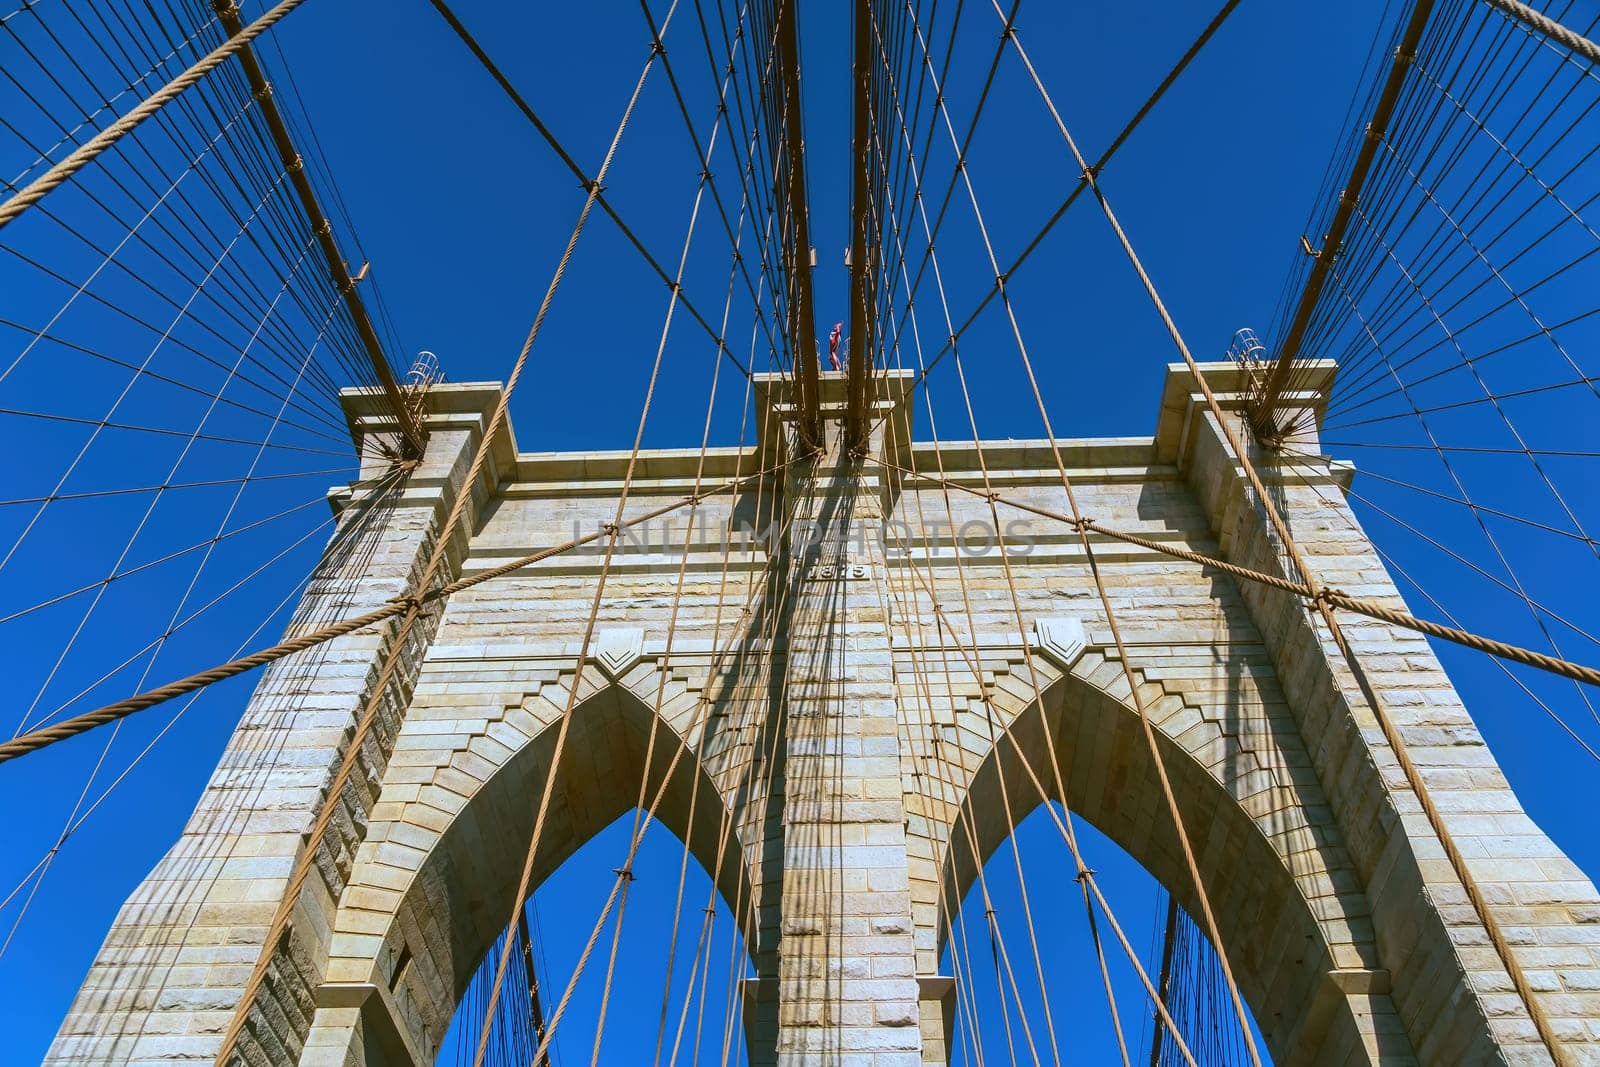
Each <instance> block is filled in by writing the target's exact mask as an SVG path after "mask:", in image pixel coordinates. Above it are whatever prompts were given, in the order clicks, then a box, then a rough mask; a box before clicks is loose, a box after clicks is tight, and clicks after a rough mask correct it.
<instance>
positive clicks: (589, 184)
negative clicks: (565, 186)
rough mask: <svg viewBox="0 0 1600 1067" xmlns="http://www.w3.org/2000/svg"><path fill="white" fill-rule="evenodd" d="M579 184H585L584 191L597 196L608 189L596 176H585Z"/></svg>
mask: <svg viewBox="0 0 1600 1067" xmlns="http://www.w3.org/2000/svg"><path fill="white" fill-rule="evenodd" d="M578 184H579V185H581V186H583V191H584V192H586V193H588V194H589V195H590V196H596V197H597V196H599V195H600V194H601V193H603V192H605V189H606V187H605V186H603V185H601V184H600V182H599V181H598V180H597V179H594V178H585V179H583V181H581V182H579V183H578Z"/></svg>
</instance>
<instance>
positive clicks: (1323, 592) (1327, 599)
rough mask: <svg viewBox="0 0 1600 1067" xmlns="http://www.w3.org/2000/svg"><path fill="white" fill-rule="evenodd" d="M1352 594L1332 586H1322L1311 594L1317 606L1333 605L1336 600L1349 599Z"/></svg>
mask: <svg viewBox="0 0 1600 1067" xmlns="http://www.w3.org/2000/svg"><path fill="white" fill-rule="evenodd" d="M1349 595H1350V594H1348V593H1346V592H1345V591H1344V590H1343V589H1334V588H1332V587H1331V586H1326V585H1324V586H1321V587H1319V588H1318V589H1317V591H1316V592H1314V593H1312V594H1311V600H1312V602H1313V603H1317V604H1331V603H1332V602H1333V601H1334V599H1335V598H1339V597H1342V598H1348V597H1349Z"/></svg>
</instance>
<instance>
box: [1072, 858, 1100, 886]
mask: <svg viewBox="0 0 1600 1067" xmlns="http://www.w3.org/2000/svg"><path fill="white" fill-rule="evenodd" d="M1094 873H1095V872H1094V868H1093V867H1085V866H1084V865H1083V864H1081V863H1080V864H1078V873H1077V874H1076V875H1074V876H1073V878H1072V880H1073V881H1074V882H1078V883H1080V884H1082V883H1083V882H1087V881H1088V880H1089V879H1091V878H1093V877H1094Z"/></svg>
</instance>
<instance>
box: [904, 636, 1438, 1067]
mask: <svg viewBox="0 0 1600 1067" xmlns="http://www.w3.org/2000/svg"><path fill="white" fill-rule="evenodd" d="M1107 663H1108V661H1107V658H1106V656H1105V654H1104V653H1103V652H1101V651H1097V650H1089V651H1088V652H1086V653H1083V654H1082V655H1081V657H1080V658H1077V659H1076V660H1075V661H1074V662H1073V664H1072V666H1071V667H1070V668H1066V667H1064V666H1063V665H1062V664H1061V663H1060V662H1057V661H1054V660H1051V659H1049V658H1047V657H1043V656H1040V655H1034V656H1032V657H1030V659H1029V661H1028V662H1027V663H1026V664H1023V663H1017V664H1015V665H1013V668H1012V670H1013V672H1014V677H1013V680H1012V682H1011V684H1009V685H1008V686H1006V687H1000V688H998V689H996V690H995V691H994V692H993V694H992V695H991V696H990V698H989V707H990V708H991V709H992V713H993V715H994V716H995V720H996V722H997V726H996V727H994V728H991V727H989V726H988V725H987V722H988V718H989V715H990V714H991V712H990V710H988V709H985V708H984V706H983V704H982V702H981V701H978V700H974V702H973V707H972V708H971V709H970V710H969V711H968V712H967V716H968V721H967V722H966V723H965V725H964V728H962V729H960V730H958V731H957V736H958V737H959V738H960V739H961V741H962V744H963V745H964V746H965V748H966V749H967V751H966V752H965V754H963V755H962V756H960V757H959V758H958V760H957V762H958V763H959V764H960V765H962V766H964V767H967V768H970V774H969V775H968V776H967V777H966V779H965V785H964V787H963V789H962V791H961V801H960V805H959V809H958V813H957V815H956V817H955V818H954V820H953V821H952V823H951V824H950V827H949V829H948V834H949V837H948V838H947V840H948V842H949V845H948V847H947V848H942V849H941V852H940V855H941V856H942V860H941V866H942V870H943V877H944V885H943V889H942V896H941V899H940V900H939V901H938V902H935V904H934V907H933V908H932V909H930V911H929V912H928V913H927V914H930V915H933V914H936V915H937V916H938V918H937V920H936V921H937V931H938V943H939V946H940V952H941V957H946V956H947V955H948V946H947V945H946V938H947V936H948V932H949V930H950V929H951V926H950V921H951V920H950V919H949V918H947V916H946V912H947V911H948V910H949V909H948V904H947V902H949V901H961V902H963V908H964V910H966V911H967V912H968V914H969V917H970V915H971V909H972V908H973V907H974V905H973V903H972V894H973V893H974V892H977V893H979V894H980V900H979V902H978V904H977V905H976V908H977V917H978V918H979V919H982V918H983V917H984V912H985V905H984V903H983V902H982V900H981V891H982V885H981V882H980V878H979V870H980V868H981V869H982V871H983V872H984V876H985V878H987V877H988V872H989V871H990V870H993V869H996V867H997V864H1004V865H1005V866H1007V867H1008V868H1009V869H1011V871H1012V874H1011V877H1012V878H1013V879H1014V878H1015V873H1014V863H1015V858H1014V856H1012V854H1011V853H1009V852H1008V851H1007V849H1009V847H1010V846H1009V843H1008V842H1009V834H1010V830H1011V827H1012V826H1024V825H1030V824H1033V823H1038V822H1039V817H1040V816H1043V817H1044V818H1043V822H1042V823H1040V824H1039V825H1040V826H1041V829H1042V830H1043V831H1044V832H1045V833H1046V834H1047V835H1048V836H1049V837H1050V838H1052V839H1053V841H1051V842H1047V843H1046V844H1047V847H1046V848H1045V849H1043V850H1042V851H1045V852H1049V851H1051V850H1053V853H1054V856H1053V858H1054V860H1055V862H1056V863H1057V864H1060V863H1063V862H1064V863H1065V864H1066V866H1065V867H1064V868H1062V869H1060V870H1059V877H1058V878H1056V879H1055V881H1054V882H1053V883H1052V882H1045V883H1041V881H1040V879H1038V878H1037V877H1036V876H1034V875H1032V874H1029V875H1028V879H1029V882H1030V884H1031V885H1033V886H1038V885H1040V884H1050V885H1054V886H1055V887H1056V889H1057V890H1059V891H1056V890H1052V893H1051V896H1050V902H1051V904H1052V905H1054V904H1056V903H1058V902H1059V899H1060V896H1061V894H1062V893H1065V894H1066V895H1067V896H1069V897H1070V898H1071V904H1070V907H1071V908H1072V910H1073V912H1074V913H1075V914H1076V915H1078V916H1080V917H1081V916H1082V915H1083V902H1082V892H1081V889H1080V888H1079V887H1078V886H1077V885H1076V884H1074V883H1073V876H1074V874H1075V868H1074V867H1073V865H1072V863H1071V860H1070V856H1069V855H1068V850H1067V846H1066V844H1065V842H1064V841H1063V840H1062V839H1061V833H1062V831H1061V830H1060V828H1059V827H1058V825H1057V822H1056V820H1055V819H1053V818H1051V814H1050V812H1048V811H1047V810H1046V809H1045V808H1044V806H1043V802H1044V799H1045V797H1044V796H1043V795H1042V794H1041V791H1043V792H1044V793H1047V794H1048V795H1049V798H1050V800H1051V802H1052V804H1054V805H1056V811H1057V813H1059V812H1060V811H1061V810H1062V809H1063V807H1064V808H1065V809H1070V810H1071V811H1072V812H1073V813H1074V815H1075V825H1085V824H1087V825H1089V826H1092V827H1094V828H1095V831H1096V834H1095V836H1099V837H1103V839H1104V840H1105V841H1106V842H1107V843H1108V844H1109V845H1110V846H1111V847H1112V848H1113V849H1115V850H1117V851H1120V852H1123V853H1126V854H1127V856H1129V857H1131V859H1132V860H1133V861H1134V862H1135V863H1136V864H1137V865H1138V866H1139V867H1140V868H1142V869H1143V870H1144V871H1147V872H1148V875H1149V877H1150V879H1151V880H1153V881H1154V882H1156V883H1159V884H1160V885H1161V886H1164V887H1165V888H1166V889H1167V890H1168V891H1169V892H1171V893H1172V894H1173V895H1174V896H1175V897H1176V898H1177V899H1178V901H1179V903H1180V905H1181V906H1182V908H1183V909H1184V910H1185V911H1186V912H1188V913H1189V914H1190V915H1197V914H1199V911H1198V907H1199V897H1198V894H1197V892H1196V890H1195V888H1194V885H1193V882H1192V880H1191V879H1190V877H1189V875H1188V872H1187V868H1186V866H1185V865H1184V863H1183V860H1182V857H1181V850H1180V848H1179V845H1178V842H1177V836H1176V834H1175V832H1174V830H1173V827H1172V824H1171V821H1170V815H1169V813H1168V810H1167V808H1166V805H1165V801H1164V797H1163V796H1162V793H1161V790H1160V788H1159V784H1158V780H1157V777H1156V774H1155V769H1154V762H1153V760H1152V759H1151V757H1150V753H1149V749H1148V744H1147V742H1146V740H1145V738H1144V736H1143V732H1142V728H1141V726H1140V722H1139V718H1138V715H1137V713H1136V711H1135V709H1134V707H1133V706H1132V702H1131V700H1128V699H1127V698H1126V696H1125V695H1124V694H1125V692H1126V690H1125V687H1124V688H1122V689H1120V690H1119V689H1118V687H1117V685H1116V683H1115V681H1113V680H1112V679H1116V678H1120V668H1116V669H1115V670H1112V669H1108V668H1107ZM1111 666H1112V667H1116V665H1115V664H1112V665H1111ZM1030 672H1031V674H1030ZM1035 683H1037V686H1038V692H1039V693H1041V694H1042V701H1037V700H1035V699H1034V697H1033V693H1034V691H1035V690H1034V684H1035ZM1226 703H1227V702H1226V701H1222V702H1220V703H1213V702H1198V703H1197V702H1195V701H1191V700H1187V699H1185V698H1182V697H1181V696H1180V697H1175V698H1174V699H1170V700H1163V701H1160V702H1157V703H1156V705H1155V706H1156V708H1157V711H1156V712H1155V713H1154V714H1153V720H1154V725H1155V727H1156V731H1155V732H1156V738H1157V744H1158V745H1159V746H1160V749H1161V752H1162V756H1163V759H1164V761H1165V764H1166V767H1167V771H1168V774H1169V776H1170V778H1171V781H1172V785H1173V789H1174V792H1175V793H1176V794H1177V796H1178V797H1179V798H1180V804H1181V808H1182V811H1183V815H1184V818H1185V820H1186V826H1187V827H1188V830H1189V834H1190V837H1191V840H1192V841H1193V842H1194V844H1195V848H1196V852H1197V856H1198V860H1199V864H1200V868H1201V875H1202V879H1203V880H1204V884H1205V890H1206V893H1207V895H1208V898H1209V900H1210V902H1211V906H1212V908H1213V909H1214V911H1215V913H1216V915H1217V920H1218V926H1219V928H1220V930H1221V933H1222V938H1223V946H1224V949H1225V951H1226V952H1227V953H1228V960H1229V963H1230V965H1231V966H1232V969H1233V972H1234V974H1235V976H1236V978H1237V980H1238V983H1239V989H1240V993H1241V996H1242V997H1243V999H1244V1000H1245V1002H1246V1004H1247V1006H1248V1008H1249V1011H1250V1012H1251V1013H1253V1015H1254V1018H1255V1019H1256V1021H1257V1022H1258V1024H1259V1026H1260V1030H1261V1033H1262V1036H1263V1038H1264V1040H1263V1041H1262V1042H1261V1043H1260V1050H1261V1051H1262V1053H1263V1054H1267V1055H1271V1056H1272V1058H1273V1059H1274V1060H1275V1061H1276V1062H1279V1063H1298V1062H1323V1061H1324V1058H1325V1057H1327V1056H1328V1055H1329V1054H1330V1050H1334V1051H1336V1050H1337V1049H1339V1048H1343V1047H1350V1048H1355V1047H1359V1046H1360V1045H1361V1043H1362V1042H1363V1040H1364V1039H1365V1038H1364V1035H1368V1034H1371V1033H1373V1032H1374V1030H1376V1032H1378V1033H1379V1034H1384V1035H1388V1036H1385V1037H1384V1040H1385V1041H1387V1042H1389V1045H1390V1046H1392V1047H1389V1048H1388V1052H1389V1053H1391V1054H1393V1055H1396V1056H1400V1057H1407V1056H1410V1055H1411V1054H1412V1053H1411V1050H1410V1049H1409V1047H1408V1046H1407V1045H1405V1044H1404V1041H1405V1039H1404V1037H1403V1035H1402V1034H1401V1033H1400V1032H1399V1028H1398V1027H1396V1026H1393V1025H1392V1023H1393V1022H1394V1021H1395V1011H1394V1006H1393V1003H1392V1001H1391V1000H1390V998H1389V997H1388V995H1387V990H1386V989H1382V988H1378V989H1374V988H1373V987H1372V986H1371V984H1370V983H1367V984H1362V983H1360V982H1359V981H1356V980H1355V979H1353V978H1352V977H1351V975H1352V973H1353V972H1363V973H1365V972H1366V971H1368V970H1369V969H1372V963H1371V961H1372V960H1373V959H1375V957H1376V951H1375V946H1374V944H1373V942H1372V938H1371V933H1370V923H1369V922H1368V919H1367V916H1368V906H1367V903H1366V901H1365V899H1364V897H1363V895H1362V894H1360V893H1359V892H1351V891H1349V890H1347V889H1344V888H1342V887H1344V886H1348V885H1350V884H1352V883H1351V880H1350V878H1349V874H1348V869H1349V859H1348V856H1347V855H1346V854H1345V853H1344V851H1343V850H1342V849H1341V848H1339V847H1338V846H1337V845H1336V844H1333V843H1329V842H1325V841H1322V840H1320V839H1319V838H1318V836H1317V835H1316V833H1315V828H1314V827H1312V826H1310V825H1308V824H1307V823H1306V813H1307V812H1315V811H1316V810H1317V809H1318V808H1319V807H1320V806H1321V804H1322V803H1323V801H1322V798H1321V795H1320V791H1319V790H1318V788H1317V786H1316V783H1315V782H1313V781H1310V780H1308V779H1307V778H1305V777H1304V776H1303V775H1295V774H1294V773H1292V770H1291V769H1292V768H1293V767H1294V766H1296V765H1297V764H1299V763H1300V762H1302V761H1303V749H1302V748H1301V747H1300V746H1301V745H1302V742H1301V741H1300V739H1299V738H1297V737H1295V736H1294V735H1292V734H1289V733H1287V732H1285V733H1284V734H1282V735H1278V736H1274V735H1272V734H1270V733H1267V734H1261V735H1257V736H1253V737H1250V738H1248V739H1241V738H1238V737H1236V736H1231V735H1230V734H1229V730H1228V714H1229V709H1228V708H1227V706H1226ZM1041 709H1042V711H1041ZM991 735H992V740H991ZM1019 752H1025V753H1028V759H1027V761H1026V762H1024V761H1023V760H1022V759H1021V758H1020V756H1019ZM1058 769H1059V773H1060V776H1061V779H1062V784H1063V785H1064V786H1065V793H1066V796H1065V804H1064V805H1060V803H1059V800H1060V795H1059V793H1058V791H1057V789H1056V786H1055V780H1056V774H1057V770H1058ZM1080 847H1081V846H1080ZM1082 851H1083V852H1084V859H1085V862H1086V863H1087V864H1088V865H1089V866H1090V867H1094V866H1095V865H1096V863H1097V862H1098V855H1097V854H1096V853H1094V852H1091V851H1090V850H1088V849H1087V848H1083V849H1082ZM1023 859H1024V863H1026V862H1028V857H1027V856H1026V855H1025V856H1024V857H1023ZM1097 877H1098V875H1097ZM992 895H993V894H992V893H991V897H992ZM1106 896H1107V897H1108V898H1110V899H1111V900H1112V901H1113V907H1117V908H1119V909H1120V906H1121V905H1120V900H1119V898H1116V897H1112V896H1111V894H1110V893H1109V892H1108V893H1106ZM1015 904H1016V905H1017V910H1019V911H1020V901H1016V902H1015ZM1037 909H1038V905H1037V904H1036V905H1035V919H1036V920H1037V917H1038V916H1037ZM1148 912H1149V909H1148V908H1146V909H1142V910H1141V911H1140V912H1138V913H1136V914H1138V915H1139V922H1140V923H1142V922H1143V921H1144V920H1145V919H1146V918H1147V917H1148ZM1015 918H1016V919H1017V920H1018V925H1017V926H1016V927H1015V929H1016V930H1017V931H1018V932H1019V934H1020V935H1021V936H1022V938H1023V940H1022V942H1021V944H1020V946H1019V947H1020V955H1018V956H1016V957H1015V958H1013V959H1012V960H1011V970H1012V971H1013V972H1014V973H1015V974H1017V975H1019V976H1021V975H1024V974H1028V975H1029V977H1030V978H1031V980H1032V985H1033V986H1034V987H1035V988H1036V987H1037V984H1038V983H1037V978H1036V977H1034V976H1033V975H1032V974H1031V973H1030V972H1034V971H1036V967H1035V964H1034V962H1033V958H1032V955H1031V949H1030V947H1029V946H1028V943H1027V941H1026V926H1025V923H1024V921H1023V917H1022V916H1021V915H1020V914H1019V915H1017V916H1016V917H1015ZM1119 918H1122V919H1123V921H1124V932H1125V933H1126V934H1127V935H1128V937H1129V939H1130V941H1134V944H1135V946H1136V947H1137V946H1138V944H1139V943H1138V941H1137V940H1135V938H1136V937H1137V936H1139V935H1140V932H1141V931H1140V927H1139V925H1138V923H1135V924H1129V923H1128V922H1127V919H1126V918H1125V917H1124V916H1122V915H1121V912H1120V910H1119ZM973 929H974V930H976V931H978V932H979V933H980V934H981V935H983V937H984V940H985V943H986V950H987V934H986V933H985V928H984V925H983V923H981V922H980V923H979V924H978V925H977V926H974V927H973ZM1101 934H1102V940H1103V941H1104V942H1105V943H1106V946H1107V953H1108V959H1110V958H1111V957H1112V954H1113V953H1115V955H1117V956H1123V955H1124V954H1123V953H1122V952H1121V951H1118V950H1117V948H1116V946H1115V943H1114V935H1113V934H1112V931H1111V930H1109V929H1106V928H1102V931H1101ZM1000 963H1001V966H1003V965H1004V960H1003V959H1002V960H1001V961H1000ZM1046 978H1047V980H1048V975H1046ZM1151 979H1152V981H1155V974H1154V973H1152V974H1151ZM1019 984H1020V982H1019ZM1103 1001H1104V993H1103V992H1100V993H1099V994H1098V998H1097V1001H1096V1003H1097V1004H1099V1003H1103ZM1136 1003H1139V1004H1140V1007H1141V1010H1142V1008H1143V1007H1144V1006H1147V1005H1148V1004H1149V1000H1148V998H1147V997H1144V996H1143V995H1142V993H1141V996H1140V998H1139V1001H1138V1002H1136ZM1013 1010H1014V1011H1015V1009H1013ZM1108 1033H1109V1032H1108ZM1044 1036H1045V1035H1043V1034H1042V1033H1041V1035H1040V1037H1041V1040H1042V1039H1043V1037H1044ZM1021 1039H1022V1035H1021V1031H1020V1029H1019V1030H1018V1031H1017V1040H1019V1041H1020V1040H1021ZM1042 1051H1046V1050H1042Z"/></svg>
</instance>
